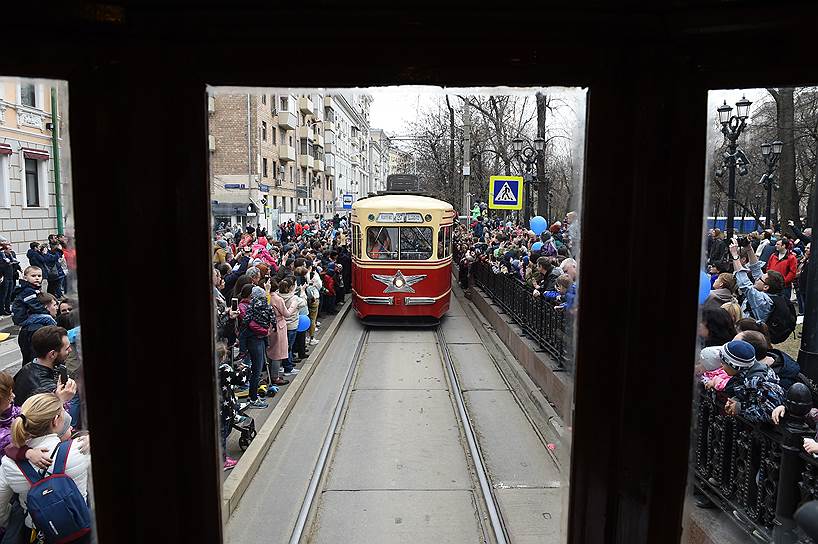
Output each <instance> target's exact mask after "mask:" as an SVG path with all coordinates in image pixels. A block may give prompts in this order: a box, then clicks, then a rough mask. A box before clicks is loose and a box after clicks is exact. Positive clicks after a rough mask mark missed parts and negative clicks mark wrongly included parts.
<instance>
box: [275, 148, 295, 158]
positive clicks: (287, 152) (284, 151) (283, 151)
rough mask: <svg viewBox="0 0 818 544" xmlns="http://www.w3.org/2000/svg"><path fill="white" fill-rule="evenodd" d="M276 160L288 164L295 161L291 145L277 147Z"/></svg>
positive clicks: (293, 149)
mask: <svg viewBox="0 0 818 544" xmlns="http://www.w3.org/2000/svg"><path fill="white" fill-rule="evenodd" d="M278 160H280V161H281V162H288V161H294V160H295V147H293V146H291V145H280V146H278Z"/></svg>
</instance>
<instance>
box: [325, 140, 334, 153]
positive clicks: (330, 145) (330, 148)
mask: <svg viewBox="0 0 818 544" xmlns="http://www.w3.org/2000/svg"><path fill="white" fill-rule="evenodd" d="M324 153H330V154H333V153H335V144H334V143H332V142H324Z"/></svg>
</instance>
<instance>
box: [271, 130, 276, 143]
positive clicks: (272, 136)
mask: <svg viewBox="0 0 818 544" xmlns="http://www.w3.org/2000/svg"><path fill="white" fill-rule="evenodd" d="M270 139H271V141H272V143H273V145H276V128H275V127H273V130H272V131H270Z"/></svg>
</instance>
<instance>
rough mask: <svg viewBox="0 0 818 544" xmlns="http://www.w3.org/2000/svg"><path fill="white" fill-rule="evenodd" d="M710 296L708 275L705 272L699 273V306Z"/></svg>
mask: <svg viewBox="0 0 818 544" xmlns="http://www.w3.org/2000/svg"><path fill="white" fill-rule="evenodd" d="M709 296H710V275H709V274H707V272H704V271H702V272H700V275H699V304H704V301H705V300H707V297H709Z"/></svg>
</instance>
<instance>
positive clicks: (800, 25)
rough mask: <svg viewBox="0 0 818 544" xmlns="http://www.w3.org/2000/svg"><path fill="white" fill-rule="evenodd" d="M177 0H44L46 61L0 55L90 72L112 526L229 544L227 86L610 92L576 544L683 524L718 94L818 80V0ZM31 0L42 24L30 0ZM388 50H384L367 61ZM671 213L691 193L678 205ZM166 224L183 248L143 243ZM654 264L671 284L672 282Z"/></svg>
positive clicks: (578, 432)
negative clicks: (214, 172) (221, 293)
mask: <svg viewBox="0 0 818 544" xmlns="http://www.w3.org/2000/svg"><path fill="white" fill-rule="evenodd" d="M174 4H177V2H170V1H169V2H165V3H142V2H135V1H128V0H122V1H119V2H117V1H114V2H110V3H106V4H96V3H92V2H87V1H65V2H61V3H59V6H58V7H55V8H54V9H53V10H52V11H48V10H43V11H42V12H40V13H38V26H39V27H40V28H59V30H60V31H59V32H43V33H40V34H39V35H38V37H37V40H31V38H30V36H28V35H27V32H28V31H27V27H26V26H25V25H18V26H16V27H15V26H14V25H12V27H11V28H9V29H6V32H5V34H4V41H5V42H7V43H21V44H22V43H24V44H26V55H3V56H0V74H3V75H16V76H20V77H44V78H54V79H62V80H67V81H68V83H69V91H70V105H69V108H70V109H69V115H70V138H71V144H72V145H71V168H72V177H73V193H74V212H75V217H76V224H77V247H78V252H79V254H78V266H79V272H78V274H79V278H78V279H79V288H80V296H81V300H82V307H83V312H82V324H83V328H84V330H86V331H89V330H90V331H94V333H93V334H88V335H86V336H85V337H84V338H83V356H84V361H85V372H86V375H85V381H86V388H87V390H86V397H87V402H88V406H89V414H88V416H89V421H90V426H91V428H92V429H93V434H94V444H95V448H94V452H95V455H94V460H93V475H94V500H95V505H96V515H97V525H98V534H99V537H100V541H101V542H102V543H110V542H117V543H131V542H134V543H137V542H138V543H144V542H198V543H204V544H216V543H218V542H221V538H222V518H221V508H220V507H221V490H220V471H221V462H220V459H219V457H218V439H217V437H216V391H215V387H214V381H215V371H214V364H213V346H212V334H211V333H212V327H213V323H212V310H211V307H210V303H211V301H210V297H209V293H210V277H211V275H210V274H209V272H208V267H209V263H210V249H211V248H210V239H209V234H210V230H209V221H210V214H209V204H210V195H209V188H208V186H207V184H204V183H202V181H201V180H203V179H207V176H208V164H207V161H208V150H207V134H208V132H207V99H206V95H205V86H206V85H207V84H210V85H248V86H249V85H252V86H269V87H284V86H292V87H299V88H310V87H334V86H336V87H351V86H367V85H378V84H445V85H449V86H458V85H460V86H467V85H511V86H529V85H542V86H547V85H562V86H583V87H588V88H589V89H590V91H589V100H588V125H587V145H586V164H585V173H584V179H585V186H584V191H583V199H584V200H583V208H582V212H583V213H582V215H583V222H582V239H583V256H582V263H581V267H582V268H581V289H580V297H581V298H580V304H581V306H582V308H583V309H584V310H586V311H583V312H581V313H580V316H579V323H578V327H577V328H578V330H579V334H580V341H579V344H578V346H577V358H578V374H577V376H576V384H577V390H576V395H575V403H576V409H575V413H574V421H573V425H572V426H573V444H572V446H573V450H572V475H571V476H572V478H571V497H570V507H571V513H570V519H569V542H571V544H575V543H602V542H617V543H623V544H624V543H627V544H642V543H644V544H647V543H655V542H661V543H665V542H667V543H672V542H675V541H678V539H679V536H680V535H681V524H682V522H683V519H682V508H683V499H684V494H685V491H686V489H685V482H686V475H687V466H688V465H687V461H688V451H689V449H688V445H689V444H688V443H689V427H690V407H691V392H692V376H691V373H690V366H691V357H692V355H693V349H694V337H695V321H696V303H695V300H696V291H697V282H698V275H697V274H696V271H697V268H698V264H697V263H698V260H699V256H700V254H701V230H702V199H703V188H704V184H703V181H704V176H705V149H706V147H705V142H706V136H707V131H708V130H712V127H710V126H709V125H708V124H707V119H706V115H707V111H706V106H707V102H706V99H707V90H708V89H717V88H737V87H745V88H746V87H763V86H786V85H808V84H812V85H814V84H816V83H818V81H816V77H817V76H816V74H818V69H816V58H815V55H814V54H813V53H812V52H813V51H814V49H815V47H814V25H815V21H816V20H818V7H816V5H815V3H814V2H813V1H787V0H782V1H780V2H778V3H776V4H775V5H774V6H772V5H768V4H762V3H757V2H751V1H749V0H737V1H734V2H730V3H723V2H714V1H703V0H702V1H692V0H690V1H686V0H677V1H676V2H656V1H650V0H644V1H635V2H630V3H628V4H627V7H623V6H617V7H609V5H608V4H607V3H602V2H590V1H585V2H573V3H570V4H564V5H562V6H555V5H548V6H546V5H541V6H540V7H535V6H533V5H531V6H529V5H525V6H524V7H517V6H516V5H513V4H512V5H509V4H503V5H499V4H495V5H491V6H489V7H488V8H484V7H481V6H480V5H479V4H474V3H465V2H463V3H461V4H457V5H459V6H460V7H459V8H455V7H452V8H447V10H445V11H444V10H439V9H438V10H436V9H435V7H434V5H433V4H429V3H417V2H415V3H407V4H399V5H395V6H390V7H389V9H388V10H387V9H386V8H384V6H383V5H381V4H372V3H362V2H361V3H357V4H356V3H354V2H353V3H346V4H345V5H344V6H343V8H340V7H338V8H331V7H327V13H328V14H329V15H331V16H327V17H323V18H319V19H318V23H316V19H315V18H314V17H308V16H307V15H309V12H308V9H307V8H295V7H282V6H280V5H277V4H271V3H269V2H266V3H258V4H254V3H253V2H246V3H242V6H241V8H240V9H239V8H235V7H231V3H230V2H226V1H224V2H210V3H205V4H195V6H196V7H195V8H193V11H192V12H187V11H185V10H184V9H177V7H176V6H174ZM178 4H182V3H181V2H178ZM188 5H191V6H192V5H194V4H190V3H188ZM205 6H206V7H205ZM461 8H462V9H461ZM524 8H525V9H524ZM9 9H10V12H9V11H8V10H7V11H6V12H5V15H6V16H7V17H8V18H9V20H24V19H25V16H26V13H25V8H24V7H23V6H18V5H11V6H10V7H9ZM282 9H283V12H282ZM17 10H20V13H19V14H16V13H15V12H16V11H17ZM15 15H18V17H15ZM281 17H285V18H286V19H287V20H288V21H289V22H290V23H289V24H291V25H292V33H293V34H295V35H298V34H312V35H316V34H317V35H320V36H322V40H314V41H313V42H310V43H307V44H306V45H304V46H303V47H302V48H306V51H303V53H305V54H303V55H299V63H300V65H299V69H297V70H296V69H292V70H286V71H271V70H268V69H266V68H267V67H268V66H269V59H271V58H278V57H279V56H280V51H279V49H280V48H279V47H278V46H277V45H276V43H275V42H274V41H270V40H269V39H267V35H268V32H267V31H268V30H269V29H268V28H267V26H268V24H269V21H270V20H278V19H280V18H281ZM322 21H323V22H322ZM523 21H538V22H540V23H541V26H540V27H538V28H539V30H535V29H534V28H531V27H529V25H526V24H522V25H521V22H523ZM316 24H318V26H319V27H320V28H317V29H316V27H315V25H316ZM489 38H490V39H489ZM371 43H378V44H380V46H379V51H380V52H381V53H383V54H373V55H371V56H370V57H369V58H367V59H362V58H361V56H360V51H361V50H371V48H370V47H369V44H371ZM326 44H332V47H331V50H332V54H331V57H330V56H329V55H330V53H328V51H329V50H328V49H327V46H326ZM55 52H56V54H55ZM797 52H801V53H800V54H798V53H797ZM311 53H314V54H311ZM344 59H347V60H344ZM157 82H161V84H159V83H157ZM100 89H103V90H104V92H100ZM146 141H150V142H151V143H152V149H153V152H152V153H151V157H150V162H151V168H150V171H151V175H145V169H144V168H143V167H142V166H144V164H145V160H146V156H145V153H144V142H146ZM180 150H183V154H184V156H185V160H184V161H179V160H178V157H179V152H180ZM651 210H657V212H656V213H658V210H663V211H665V213H664V219H663V221H662V222H661V223H660V222H659V221H658V220H657V219H656V216H655V215H652V213H651ZM155 233H162V234H161V239H163V240H165V243H157V244H151V247H150V251H149V252H146V251H141V250H135V249H131V250H128V248H144V239H145V236H150V235H152V234H155ZM614 233H615V236H614ZM611 239H615V240H616V242H617V243H616V244H612V243H610V240H611ZM173 240H184V241H185V250H184V251H179V246H178V244H176V243H174V242H173ZM112 248H115V249H112ZM648 257H649V258H650V260H647V259H648ZM112 260H115V262H116V263H117V265H116V270H117V273H116V277H112V276H111V273H110V270H111V267H110V266H106V265H110V264H111V262H112ZM647 264H650V265H651V266H659V267H661V268H662V269H663V270H662V271H660V273H662V272H663V273H664V275H665V277H666V279H665V281H660V282H649V281H646V279H645V266H646V265H647ZM147 270H150V271H151V273H146V271H147ZM157 271H158V272H157ZM612 274H613V275H614V276H615V277H613V278H612V277H611V275H612ZM182 279H183V281H179V280H182ZM103 286H104V287H103ZM112 293H115V294H114V295H113V296H112ZM114 299H116V300H117V301H118V304H117V305H116V307H114V308H112V307H111V301H112V300H114ZM112 315H113V316H116V317H115V318H112ZM583 331H593V335H587V336H583ZM584 338H592V339H593V340H592V342H585V341H584V340H583V339H584ZM174 371H175V372H178V375H176V376H175V377H174V375H173V372H174ZM180 463H181V464H183V465H184V467H180V466H179V465H180Z"/></svg>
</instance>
